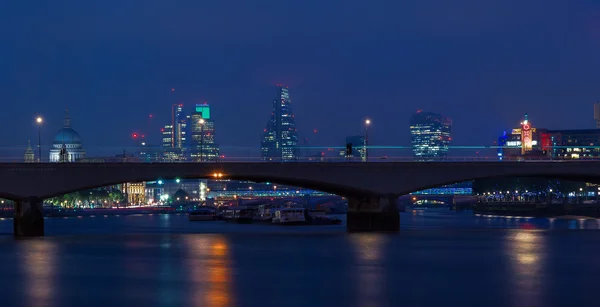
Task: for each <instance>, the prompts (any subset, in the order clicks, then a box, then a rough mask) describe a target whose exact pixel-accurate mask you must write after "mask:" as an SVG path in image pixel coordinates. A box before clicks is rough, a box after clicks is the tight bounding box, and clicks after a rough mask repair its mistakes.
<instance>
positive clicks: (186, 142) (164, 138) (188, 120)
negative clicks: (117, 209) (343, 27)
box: [5, 86, 596, 162]
mask: <svg viewBox="0 0 600 307" xmlns="http://www.w3.org/2000/svg"><path fill="white" fill-rule="evenodd" d="M277 88H278V92H279V93H281V89H282V88H284V89H285V95H286V97H287V98H286V99H287V100H289V94H288V92H287V90H288V89H287V87H285V86H277ZM286 99H284V100H286ZM277 101H278V99H276V100H274V102H273V105H274V106H275V102H277ZM595 106H596V104H593V105H592V107H593V109H592V110H590V112H589V114H588V115H590V116H594V115H595V113H594V110H595V108H596V107H595ZM592 107H590V108H592ZM199 108H204V110H201V111H198V110H199ZM590 108H588V109H590ZM211 109H212V108H211V106H210V105H209V104H207V102H203V103H197V104H195V107H194V108H193V110H194V111H189V110H187V111H186V109H185V107H184V105H183V104H174V105H173V106H172V111H173V112H172V115H173V116H172V117H171V121H173V120H175V116H174V115H176V114H177V117H181V118H182V119H181V120H179V121H180V124H181V127H180V128H178V131H180V134H181V135H182V136H179V137H178V138H179V139H180V140H179V141H178V145H177V148H179V149H180V150H182V152H181V153H180V154H179V155H180V156H181V157H182V158H180V160H182V161H183V160H186V159H190V158H191V160H194V161H196V160H198V161H200V159H201V156H200V151H199V148H200V147H202V146H201V144H202V143H201V142H202V141H201V139H200V138H199V134H200V133H204V134H205V139H204V140H205V141H204V142H206V143H205V144H204V146H207V147H205V149H204V151H205V152H206V157H204V158H205V159H207V160H206V161H214V160H215V159H217V157H219V156H220V157H221V158H224V157H225V155H220V154H219V145H218V144H219V143H221V142H220V141H219V140H218V139H216V138H215V124H214V119H213V118H212V116H211V115H210V114H211V113H212V111H211ZM202 111H204V112H205V113H206V114H207V117H206V122H205V120H204V119H202V121H203V128H202V130H201V129H200V128H199V127H200V126H199V125H197V123H196V124H192V122H193V121H194V120H195V121H197V120H198V119H200V118H202V115H201V114H202ZM68 112H69V111H68V110H67V114H66V116H64V117H63V128H62V129H59V131H58V132H57V133H56V135H55V136H54V142H53V144H54V145H53V146H54V147H55V149H54V150H55V151H56V152H58V151H59V149H60V148H59V147H60V144H59V143H60V140H58V138H59V135H63V134H64V133H63V132H62V131H65V129H66V130H67V132H69V133H68V134H69V138H77V142H75V143H74V144H80V143H81V140H80V136H79V134H78V133H77V132H75V135H74V136H72V135H71V134H72V133H73V132H74V131H73V130H72V129H71V127H70V121H71V119H70V116H69V114H68ZM422 112H423V111H422V110H417V112H416V113H413V115H412V117H411V118H409V119H408V120H407V123H406V127H408V128H410V129H409V130H411V131H412V126H411V121H412V120H413V119H414V116H415V114H417V115H418V114H420V113H422ZM423 113H427V114H432V115H436V116H442V117H445V118H447V117H446V116H445V115H443V114H436V113H432V112H423ZM272 114H274V112H273V113H272ZM194 116H195V117H194ZM527 116H528V115H527V114H526V117H527ZM152 117H153V118H154V117H155V115H152ZM292 118H293V114H292ZM36 119H37V120H40V121H43V124H47V122H48V121H47V120H46V119H45V118H44V117H43V116H41V115H40V114H39V113H38V116H37V117H36ZM270 121H273V117H272V118H271V120H270ZM369 122H370V119H369ZM38 125H39V123H38ZM188 125H190V127H187V126H188ZM171 126H172V122H171V123H169V124H167V125H164V126H163V128H161V129H160V130H159V132H158V133H154V135H155V136H157V137H159V138H158V139H159V140H160V141H159V142H157V143H154V144H152V143H150V142H148V139H151V136H152V135H153V133H149V134H145V133H138V132H134V133H133V134H131V135H130V141H132V142H130V144H126V145H124V146H118V145H113V146H112V147H108V148H105V149H107V150H109V151H104V152H103V153H102V154H98V153H97V152H96V153H94V152H93V151H92V154H91V156H90V157H99V156H112V155H122V154H123V153H127V154H128V155H130V154H135V155H137V154H138V153H140V152H144V151H145V150H144V149H140V145H143V146H144V147H145V148H147V150H150V152H154V151H156V150H157V149H159V148H162V150H165V149H168V148H171V149H172V148H173V146H175V145H174V141H172V140H171V138H172V137H173V135H174V133H173V131H171V130H170V127H171ZM369 126H370V125H369ZM38 127H40V126H38ZM167 128H169V130H168V129H167ZM203 129H206V130H203ZM363 129H364V120H363ZM506 129H507V128H503V129H499V131H505V130H506ZM563 130H564V129H563ZM566 130H581V129H575V128H571V127H570V128H568V129H566ZM588 130H594V128H588ZM194 131H195V132H194ZM265 131H266V129H263V133H262V134H263V137H261V138H259V140H258V141H257V143H258V144H259V145H256V143H255V146H248V147H238V146H235V145H230V144H227V142H224V143H225V144H226V145H225V147H226V148H228V149H229V150H230V152H227V154H231V153H232V151H231V150H233V151H235V150H242V151H244V152H245V154H246V155H244V157H259V156H260V155H261V153H260V151H261V145H260V143H261V141H260V140H264V135H265V134H264V133H265ZM313 132H314V133H316V132H317V131H316V130H315V131H313ZM362 132H363V133H362V137H363V138H364V136H365V134H364V133H365V131H362ZM194 133H195V134H196V135H194ZM359 134H360V133H359ZM359 134H357V136H358V135H359ZM148 135H150V137H148ZM496 135H497V134H496ZM62 137H63V138H64V135H63V136H62ZM448 137H452V138H449V139H448V140H451V142H450V143H449V145H444V146H445V147H446V148H450V149H452V147H453V146H456V147H458V148H461V147H463V146H464V144H456V143H455V141H454V140H453V138H454V133H453V131H452V135H448ZM207 138H208V139H207ZM84 139H85V138H84ZM132 139H133V140H132ZM299 139H306V138H303V137H302V136H300V137H298V136H296V141H295V143H296V145H297V146H298V148H296V146H293V147H294V149H293V151H294V153H295V155H298V157H309V156H312V157H315V155H316V154H317V152H311V151H310V150H308V151H307V150H306V149H304V147H303V146H307V145H306V144H300V142H298V140H299ZM413 141H414V140H413ZM413 141H409V143H408V144H392V145H389V143H386V144H384V145H381V144H373V143H371V142H370V143H369V146H375V147H381V148H379V149H380V150H383V151H380V153H382V154H381V156H388V155H389V151H388V152H385V150H386V147H389V149H390V150H396V151H397V150H398V149H402V148H404V151H403V152H402V154H400V156H407V154H408V155H410V153H409V152H408V151H407V150H406V149H409V148H411V147H412V154H413V156H414V150H415V147H414V143H413ZM28 142H29V143H30V142H31V139H29V140H28ZM165 142H166V143H165ZM57 144H58V145H57ZM499 144H500V143H498V141H497V138H492V141H490V142H487V143H486V144H476V145H474V146H492V147H494V146H497V145H499ZM28 146H31V145H30V144H28ZM48 146H50V145H49V144H47V142H44V141H42V147H43V148H44V155H45V153H46V152H47V150H48V149H47V147H48ZM57 146H58V147H57ZM76 146H80V145H76ZM214 146H216V147H214ZM310 146H315V145H313V144H310V145H309V147H310ZM316 146H317V147H319V145H316ZM320 146H324V147H339V146H342V145H340V144H339V141H338V142H336V143H335V144H320ZM26 147H27V146H25V145H19V146H15V147H14V148H9V149H11V150H12V149H17V150H21V152H22V150H25V149H26ZM85 147H87V146H85ZM467 147H468V146H467ZM5 148H6V147H5ZM92 148H93V147H92ZM253 148H254V150H253ZM319 148H320V147H319ZM394 148H395V149H394ZM461 149H468V148H461ZM82 150H83V149H82ZM115 150H116V151H115ZM128 150H129V151H128ZM474 150H475V151H474ZM167 151H169V150H167ZM255 151H256V152H255ZM370 151H371V150H370ZM471 151H473V152H474V153H475V156H480V155H481V156H493V155H495V153H493V151H492V150H487V152H485V151H483V150H477V149H473V150H471ZM82 152H83V156H85V150H83V151H82ZM450 152H451V155H452V150H450ZM247 153H250V154H249V155H248V154H247ZM144 154H146V155H147V154H148V152H144ZM156 154H158V152H156ZM323 154H324V153H321V155H323ZM17 155H19V154H17ZM55 155H57V154H56V153H55ZM443 155H445V154H443ZM458 155H459V156H461V155H464V154H460V153H459V154H458ZM83 156H80V157H83ZM232 156H233V157H236V156H237V157H242V156H241V155H236V154H233V155H232ZM324 156H328V157H335V156H336V152H331V153H328V154H327V155H324ZM184 157H187V158H184ZM13 158H14V156H13ZM36 159H37V154H36ZM57 159H58V158H56V157H55V158H52V157H51V158H50V161H55V162H56V161H57ZM73 159H78V158H73ZM167 160H173V159H172V158H169V159H167ZM175 160H177V159H175ZM290 160H293V159H290ZM417 160H418V159H417Z"/></svg>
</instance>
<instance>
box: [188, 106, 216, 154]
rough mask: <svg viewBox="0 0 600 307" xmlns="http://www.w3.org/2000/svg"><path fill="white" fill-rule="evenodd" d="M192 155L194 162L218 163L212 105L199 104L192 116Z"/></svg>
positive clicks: (190, 121)
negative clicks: (211, 112)
mask: <svg viewBox="0 0 600 307" xmlns="http://www.w3.org/2000/svg"><path fill="white" fill-rule="evenodd" d="M188 124H189V127H190V133H189V135H190V150H191V152H190V154H191V158H192V160H193V161H196V162H205V161H217V160H218V159H219V145H217V143H216V142H215V121H214V120H213V119H212V118H211V116H210V105H209V104H207V103H203V104H197V105H196V108H195V110H194V112H193V113H192V114H190V116H189V121H188Z"/></svg>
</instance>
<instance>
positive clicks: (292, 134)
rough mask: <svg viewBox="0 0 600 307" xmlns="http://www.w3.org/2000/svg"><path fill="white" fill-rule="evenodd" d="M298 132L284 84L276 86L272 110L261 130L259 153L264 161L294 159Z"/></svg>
mask: <svg viewBox="0 0 600 307" xmlns="http://www.w3.org/2000/svg"><path fill="white" fill-rule="evenodd" d="M297 144H298V132H297V131H296V121H295V119H294V112H293V110H292V101H291V100H290V94H289V91H288V88H287V87H286V86H281V85H278V86H277V97H276V98H275V99H274V100H273V111H272V113H271V117H270V118H269V121H268V122H267V126H266V127H265V130H264V132H263V137H262V142H261V155H262V158H263V160H265V161H292V160H296V158H297V152H296V146H297Z"/></svg>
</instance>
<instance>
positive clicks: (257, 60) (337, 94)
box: [0, 0, 600, 153]
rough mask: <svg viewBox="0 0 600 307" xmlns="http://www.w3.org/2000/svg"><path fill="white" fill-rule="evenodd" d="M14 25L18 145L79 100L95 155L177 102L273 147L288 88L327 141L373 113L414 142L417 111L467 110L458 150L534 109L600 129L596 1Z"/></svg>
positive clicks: (151, 14)
mask: <svg viewBox="0 0 600 307" xmlns="http://www.w3.org/2000/svg"><path fill="white" fill-rule="evenodd" d="M0 29H2V30H0V33H1V34H0V35H1V36H0V37H1V39H2V43H1V44H0V92H1V95H0V99H1V101H2V106H3V110H2V112H0V123H1V124H2V125H3V126H4V127H5V128H4V129H3V131H4V133H3V140H2V145H3V146H19V145H23V144H26V142H27V139H32V141H33V140H36V137H37V134H36V128H35V126H34V124H33V120H32V119H33V117H34V115H35V114H36V113H38V112H39V113H41V114H43V115H44V116H45V117H46V119H47V121H48V122H47V123H46V125H45V126H44V130H43V138H44V141H45V142H48V141H49V140H50V139H51V138H52V137H53V135H54V133H55V131H56V130H57V129H59V128H60V126H61V119H62V115H63V112H64V109H65V108H69V110H70V111H71V115H72V120H73V126H74V128H75V129H76V130H78V131H79V132H80V134H81V135H82V137H83V138H84V145H85V146H87V147H88V148H90V151H93V150H92V148H94V147H97V146H115V147H119V146H124V145H125V144H127V143H128V141H129V138H130V134H131V133H132V132H133V131H142V132H143V130H145V129H146V128H147V126H148V121H147V117H148V114H151V113H152V114H154V116H155V118H154V122H153V124H152V126H153V130H154V133H155V139H158V138H157V136H158V129H159V127H160V126H161V125H163V124H165V123H166V122H167V121H168V120H169V116H170V105H171V104H172V103H173V102H174V101H175V99H177V101H182V102H183V103H184V104H186V105H192V104H194V103H196V102H201V101H205V100H206V101H208V102H209V103H210V104H212V106H213V116H214V118H215V119H216V120H217V129H218V130H217V135H218V136H217V138H218V142H219V143H220V144H221V145H222V146H240V147H258V144H259V142H260V133H261V131H262V129H263V128H264V126H265V123H266V121H267V119H268V116H269V113H270V108H271V100H272V99H273V96H274V94H275V89H274V88H273V85H274V84H276V83H287V84H288V85H289V86H290V93H291V95H292V101H293V103H294V108H295V112H296V120H297V124H298V127H299V132H300V134H301V136H302V137H308V138H309V140H310V142H311V144H313V145H341V144H343V139H344V137H345V136H346V135H349V134H357V133H360V132H361V123H362V119H363V118H364V117H365V116H368V117H370V118H371V119H372V121H373V125H372V128H371V130H370V131H371V132H370V138H371V143H372V144H374V145H407V144H408V140H409V136H408V120H409V118H410V116H411V113H412V112H414V111H415V110H417V109H424V110H428V111H433V112H441V113H444V114H446V115H448V116H450V117H452V118H453V121H454V127H453V129H454V138H453V139H454V144H455V145H469V144H484V143H485V144H489V143H491V142H492V141H493V140H494V139H496V137H497V136H498V135H499V133H500V132H501V131H502V130H503V129H505V128H511V127H513V126H515V125H516V124H518V122H519V121H520V119H521V116H522V114H523V113H524V112H529V114H530V120H532V121H533V123H534V125H535V126H544V127H547V128H556V129H559V128H591V127H593V126H594V123H593V118H592V108H593V107H592V104H593V102H595V101H596V100H600V3H599V2H598V1H596V0H573V1H564V0H520V1H510V0H488V1H481V0H454V1H447V0H403V1H398V0H395V1H394V0H390V1H378V0H370V1H364V0H361V1H358V0H329V1H313V0H303V1H283V0H279V1H267V0H253V1H247V0H219V1H197V0H189V1H157V0H144V1H127V0H104V1H92V0H88V1H80V0H61V1H31V0H20V1H2V2H0ZM171 88H175V89H176V93H175V96H176V97H173V95H172V93H171V91H170V89H171ZM313 129H318V133H317V134H316V135H315V134H314V133H312V130H313ZM256 151H257V153H258V149H257V150H256Z"/></svg>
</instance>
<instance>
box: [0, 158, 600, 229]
mask: <svg viewBox="0 0 600 307" xmlns="http://www.w3.org/2000/svg"><path fill="white" fill-rule="evenodd" d="M492 177H554V178H562V179H569V180H580V181H587V182H600V161H536V162H534V161H531V162H378V163H352V162H336V163H322V162H292V163H260V162H254V163H250V162H239V163H234V162H229V163H2V164H0V197H2V198H6V199H11V200H13V201H15V218H14V229H15V236H17V237H27V236H42V235H43V234H44V220H43V211H42V202H43V200H44V199H46V198H50V197H54V196H58V195H63V194H66V193H70V192H75V191H79V190H84V189H90V188H96V187H102V186H108V185H113V184H118V183H123V182H141V181H151V180H157V179H175V178H181V179H191V178H216V179H232V180H251V181H256V182H264V181H268V182H274V183H279V184H285V185H291V186H298V187H303V188H308V189H314V190H321V191H324V192H329V193H333V194H337V195H340V196H344V197H346V198H347V199H348V219H347V228H348V230H349V231H371V230H375V231H379V230H391V231H397V230H398V229H399V225H400V221H399V214H398V210H397V208H396V200H397V198H398V197H399V196H400V195H405V194H409V193H411V192H415V191H419V190H424V189H428V188H433V187H437V186H441V185H446V184H452V183H457V182H463V181H467V180H475V179H483V178H492Z"/></svg>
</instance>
